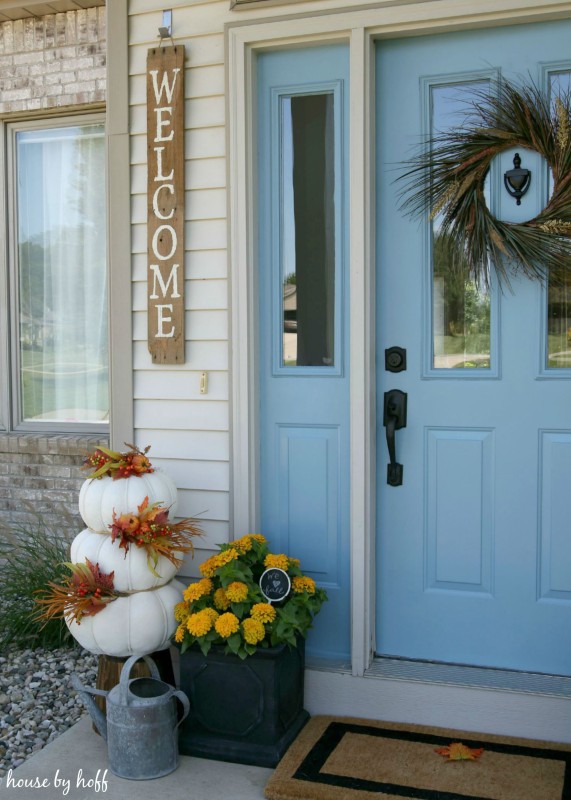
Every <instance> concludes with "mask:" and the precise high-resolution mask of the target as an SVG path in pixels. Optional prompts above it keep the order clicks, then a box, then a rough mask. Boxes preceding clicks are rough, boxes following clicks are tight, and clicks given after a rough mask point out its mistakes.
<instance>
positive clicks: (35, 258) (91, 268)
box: [4, 116, 109, 431]
mask: <svg viewBox="0 0 571 800" xmlns="http://www.w3.org/2000/svg"><path fill="white" fill-rule="evenodd" d="M7 135H8V160H7V173H8V185H9V193H8V220H9V251H8V270H7V273H8V274H7V277H8V281H7V284H8V297H9V319H10V331H9V346H8V347H7V348H6V351H7V352H6V355H7V357H8V359H9V369H8V371H7V372H6V371H4V374H9V375H10V383H11V386H10V391H9V397H7V398H5V405H6V406H7V408H8V413H7V418H8V420H9V423H10V424H9V425H6V427H12V428H13V429H19V430H53V431H71V430H73V431H82V430H86V431H87V430H93V429H95V430H101V429H102V426H104V425H106V424H107V422H108V416H109V380H108V329H107V324H108V323H107V270H106V219H105V218H106V212H105V128H104V123H103V120H102V119H101V118H100V117H93V116H89V117H80V118H76V119H75V120H70V119H69V118H67V119H65V120H62V119H59V120H56V121H54V122H53V124H49V125H48V124H46V121H45V120H41V121H36V122H34V123H29V122H28V123H20V124H18V123H14V124H11V125H8V126H7ZM4 318H6V316H5V317H4Z"/></svg>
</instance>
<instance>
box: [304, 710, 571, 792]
mask: <svg viewBox="0 0 571 800" xmlns="http://www.w3.org/2000/svg"><path fill="white" fill-rule="evenodd" d="M346 733H357V734H364V735H367V736H382V737H384V738H387V739H399V740H401V741H408V742H421V743H423V744H430V745H435V746H442V743H443V741H444V740H443V737H442V736H435V735H434V734H429V733H415V732H414V731H398V730H392V729H387V728H374V727H371V726H368V725H356V724H352V723H345V722H331V723H330V724H329V726H328V727H327V728H326V729H325V731H324V732H323V734H322V736H321V737H320V739H318V741H317V742H316V743H315V744H314V746H313V747H312V749H311V750H310V752H309V753H308V754H307V756H306V757H305V759H304V760H303V761H302V763H301V764H300V766H299V767H298V769H297V771H296V772H295V774H294V775H293V776H292V777H293V778H295V779H297V780H299V781H312V782H314V783H323V784H327V785H329V786H338V787H340V788H345V789H355V790H361V791H366V792H378V793H379V794H382V793H383V792H384V793H385V794H392V795H394V796H395V797H411V798H415V800H489V798H483V797H478V796H476V795H468V794H456V793H455V792H441V791H437V790H434V789H423V788H417V787H412V786H400V785H398V784H392V783H380V782H379V781H368V780H363V779H360V778H351V777H346V776H344V775H332V774H329V773H327V772H320V770H321V769H322V767H323V765H324V764H325V762H326V761H327V759H328V758H329V756H330V755H331V754H332V753H333V751H334V750H335V748H336V747H337V746H338V744H339V742H340V741H341V739H342V738H343V736H344V735H345V734H346ZM462 742H463V744H465V745H468V747H483V748H484V749H485V750H489V751H492V752H495V753H506V754H507V755H517V756H528V757H530V758H541V759H548V760H550V759H551V760H554V761H563V763H564V764H565V777H564V779H563V790H562V793H561V800H571V752H567V751H564V750H554V749H549V748H545V749H544V748H541V747H525V746H520V745H515V744H501V743H498V742H487V741H485V740H482V741H476V740H468V739H465V738H464V737H463V738H462ZM522 800H523V798H522Z"/></svg>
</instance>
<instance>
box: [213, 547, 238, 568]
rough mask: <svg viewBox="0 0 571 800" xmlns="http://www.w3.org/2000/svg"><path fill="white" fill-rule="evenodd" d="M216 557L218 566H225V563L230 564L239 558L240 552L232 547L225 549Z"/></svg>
mask: <svg viewBox="0 0 571 800" xmlns="http://www.w3.org/2000/svg"><path fill="white" fill-rule="evenodd" d="M214 558H215V559H216V561H217V562H218V566H219V567H223V566H224V565H225V564H229V563H230V562H231V561H234V559H235V558H238V553H237V552H236V550H234V548H233V547H231V548H229V549H228V550H223V551H222V552H221V553H218V555H216V556H214Z"/></svg>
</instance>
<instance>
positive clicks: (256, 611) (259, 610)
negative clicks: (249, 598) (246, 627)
mask: <svg viewBox="0 0 571 800" xmlns="http://www.w3.org/2000/svg"><path fill="white" fill-rule="evenodd" d="M250 616H251V617H252V619H255V620H258V622H273V621H274V620H275V618H276V609H275V608H274V607H273V605H272V604H271V603H256V604H255V605H253V606H252V610H251V611H250Z"/></svg>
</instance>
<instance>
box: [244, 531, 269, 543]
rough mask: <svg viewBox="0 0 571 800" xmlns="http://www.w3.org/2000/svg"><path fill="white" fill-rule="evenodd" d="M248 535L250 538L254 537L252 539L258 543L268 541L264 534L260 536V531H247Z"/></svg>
mask: <svg viewBox="0 0 571 800" xmlns="http://www.w3.org/2000/svg"><path fill="white" fill-rule="evenodd" d="M248 536H249V537H250V539H254V541H256V542H259V543H260V544H266V542H267V541H268V540H267V539H266V537H265V536H262V534H261V533H249V534H248Z"/></svg>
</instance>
